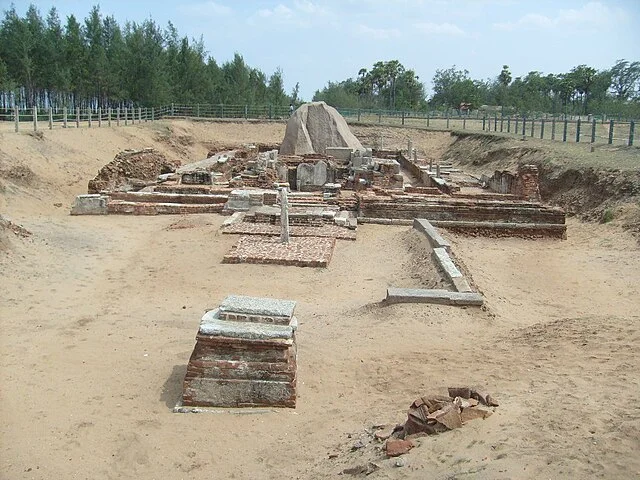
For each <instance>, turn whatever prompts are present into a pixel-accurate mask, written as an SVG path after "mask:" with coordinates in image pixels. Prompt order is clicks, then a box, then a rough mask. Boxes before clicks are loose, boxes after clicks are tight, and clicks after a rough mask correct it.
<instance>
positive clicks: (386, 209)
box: [359, 195, 565, 224]
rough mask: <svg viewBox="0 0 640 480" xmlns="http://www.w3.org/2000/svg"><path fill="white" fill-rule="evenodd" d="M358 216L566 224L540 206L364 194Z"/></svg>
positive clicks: (558, 213)
mask: <svg viewBox="0 0 640 480" xmlns="http://www.w3.org/2000/svg"><path fill="white" fill-rule="evenodd" d="M359 204H360V209H359V217H367V218H392V219H407V220H409V219H413V218H426V219H427V220H429V221H431V220H457V221H474V222H507V223H549V224H564V223H565V212H564V210H562V209H560V208H556V207H545V206H543V205H540V204H537V203H527V202H499V201H491V200H470V199H455V198H450V197H444V196H441V197H435V196H434V197H431V198H428V199H427V198H425V197H418V198H416V197H411V196H397V197H381V196H376V195H362V196H361V197H360V202H359Z"/></svg>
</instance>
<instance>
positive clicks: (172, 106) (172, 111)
mask: <svg viewBox="0 0 640 480" xmlns="http://www.w3.org/2000/svg"><path fill="white" fill-rule="evenodd" d="M174 112H175V110H174V105H173V103H172V104H171V116H172V117H173V116H174Z"/></svg>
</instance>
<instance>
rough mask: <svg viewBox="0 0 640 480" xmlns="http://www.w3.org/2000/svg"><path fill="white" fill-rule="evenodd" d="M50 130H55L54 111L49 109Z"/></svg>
mask: <svg viewBox="0 0 640 480" xmlns="http://www.w3.org/2000/svg"><path fill="white" fill-rule="evenodd" d="M49 130H53V110H51V107H49Z"/></svg>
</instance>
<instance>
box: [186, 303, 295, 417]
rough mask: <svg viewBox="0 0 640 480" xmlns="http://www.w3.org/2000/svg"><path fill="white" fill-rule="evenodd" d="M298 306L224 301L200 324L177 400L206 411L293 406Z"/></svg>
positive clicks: (187, 405) (190, 407)
mask: <svg viewBox="0 0 640 480" xmlns="http://www.w3.org/2000/svg"><path fill="white" fill-rule="evenodd" d="M295 305H296V302H293V301H290V300H276V299H270V298H255V297H244V296H235V295H232V296H228V297H227V298H226V299H225V300H224V302H223V303H222V304H221V305H220V307H219V308H217V309H215V310H211V311H209V312H207V313H206V314H205V315H204V316H203V317H202V320H201V322H200V329H199V330H198V334H197V336H196V346H195V348H194V350H193V353H192V354H191V358H190V359H189V364H188V366H187V373H186V374H185V378H184V384H183V393H182V398H181V401H180V402H179V403H178V405H176V408H175V409H174V411H176V412H179V413H183V412H190V411H193V412H196V411H198V412H199V411H202V408H203V407H204V408H208V407H223V408H229V407H232V408H233V407H291V408H294V407H295V406H296V368H297V366H296V337H295V331H296V329H297V326H298V321H297V319H296V318H295V317H294V316H293V313H294V309H295Z"/></svg>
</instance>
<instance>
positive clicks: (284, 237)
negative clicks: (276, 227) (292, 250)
mask: <svg viewBox="0 0 640 480" xmlns="http://www.w3.org/2000/svg"><path fill="white" fill-rule="evenodd" d="M280 227H281V233H280V241H281V242H282V243H289V200H288V198H287V189H286V188H281V189H280Z"/></svg>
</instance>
